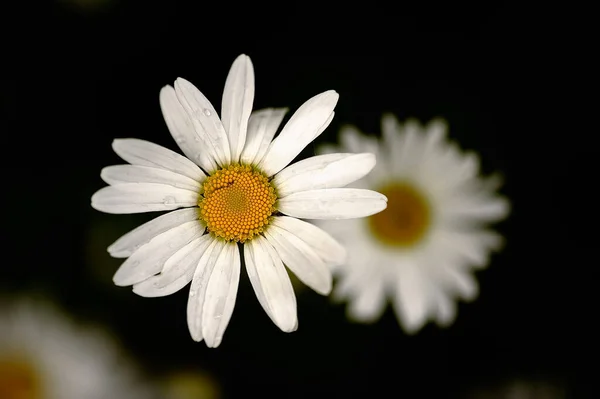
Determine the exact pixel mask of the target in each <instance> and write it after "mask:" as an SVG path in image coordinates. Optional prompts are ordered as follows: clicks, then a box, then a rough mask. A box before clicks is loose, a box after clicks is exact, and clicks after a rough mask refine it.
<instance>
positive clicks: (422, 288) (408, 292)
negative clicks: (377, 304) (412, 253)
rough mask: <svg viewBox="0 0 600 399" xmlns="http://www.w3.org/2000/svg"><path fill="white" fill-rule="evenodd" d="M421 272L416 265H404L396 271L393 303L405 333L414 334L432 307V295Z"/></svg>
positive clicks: (421, 325) (423, 322)
mask: <svg viewBox="0 0 600 399" xmlns="http://www.w3.org/2000/svg"><path fill="white" fill-rule="evenodd" d="M423 273H424V272H423V271H422V270H420V269H418V265H406V267H402V269H401V271H400V272H399V273H398V277H397V281H396V284H397V289H396V292H395V293H394V296H393V305H394V310H395V312H396V315H397V317H398V321H399V322H400V324H401V325H402V327H403V328H404V330H405V331H406V333H407V334H414V333H416V332H417V331H418V330H420V329H421V328H422V327H423V325H424V324H425V322H426V321H427V318H428V315H429V314H428V313H429V311H430V309H431V308H432V307H433V303H432V299H433V297H432V295H431V292H430V287H429V284H428V282H427V281H425V278H426V277H424V276H423Z"/></svg>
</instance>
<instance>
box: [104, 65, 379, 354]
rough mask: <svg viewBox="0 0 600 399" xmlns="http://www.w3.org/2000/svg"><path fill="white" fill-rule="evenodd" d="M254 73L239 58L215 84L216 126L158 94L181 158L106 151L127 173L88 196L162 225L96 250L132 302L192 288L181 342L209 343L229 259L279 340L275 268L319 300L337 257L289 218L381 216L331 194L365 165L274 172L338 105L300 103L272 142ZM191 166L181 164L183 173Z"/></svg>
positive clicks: (231, 287)
mask: <svg viewBox="0 0 600 399" xmlns="http://www.w3.org/2000/svg"><path fill="white" fill-rule="evenodd" d="M253 100H254V71H253V67H252V63H251V62H250V58H248V57H247V56H245V55H241V56H239V57H238V58H237V59H236V60H235V62H234V63H233V66H232V67H231V70H230V71H229V75H228V77H227V80H226V82H225V89H224V93H223V101H222V107H221V117H220V118H219V116H218V115H217V112H216V111H215V109H214V107H213V105H212V104H211V103H210V102H209V101H208V100H207V99H206V97H204V95H203V94H202V93H201V92H200V91H199V90H198V89H196V87H194V86H193V85H192V84H191V83H189V82H188V81H186V80H184V79H181V78H178V79H177V80H176V81H175V87H174V88H173V87H171V86H165V87H164V88H163V89H162V91H161V93H160V104H161V108H162V112H163V116H164V118H165V120H166V122H167V126H168V128H169V130H170V132H171V134H172V135H173V138H174V139H175V141H176V142H177V143H178V144H179V147H180V148H181V150H182V151H183V153H184V154H185V155H186V156H187V158H185V157H183V156H181V155H179V154H177V153H175V152H173V151H170V150H168V149H166V148H164V147H160V146H158V145H156V144H152V143H149V142H147V141H143V140H137V139H120V140H115V141H114V142H113V149H114V150H115V152H116V153H117V154H118V155H119V156H120V157H121V158H123V159H124V160H125V161H127V162H129V163H130V164H131V165H117V166H110V167H107V168H105V169H103V170H102V173H101V176H102V178H103V179H104V181H106V182H107V183H108V184H110V186H109V187H105V188H102V189H101V190H99V191H98V192H96V193H95V194H94V195H93V196H92V206H93V207H94V208H95V209H97V210H100V211H103V212H108V213H140V212H151V211H169V210H174V209H177V208H184V209H180V210H176V211H174V212H171V213H167V214H165V215H162V216H159V217H158V218H156V219H154V220H152V221H150V222H148V223H146V224H144V225H142V226H140V227H139V228H137V229H135V230H133V231H131V232H130V233H128V234H126V235H125V236H123V237H121V238H120V239H119V240H117V241H116V242H115V243H114V244H113V245H111V246H110V247H109V248H108V251H109V252H110V254H111V255H112V256H114V257H122V258H126V257H129V259H127V260H126V261H125V262H124V263H123V265H122V266H121V267H120V268H119V270H118V271H117V273H116V274H115V276H114V278H113V280H114V282H115V284H117V285H120V286H128V285H133V291H134V292H135V293H137V294H138V295H141V296H146V297H156V296H164V295H169V294H172V293H174V292H176V291H178V290H180V289H181V288H183V287H184V286H185V285H186V284H188V283H189V282H190V281H192V284H191V288H190V293H189V300H188V309H187V321H188V327H189V330H190V333H191V336H192V338H193V339H194V340H196V341H201V340H202V339H204V340H205V342H206V345H207V346H209V347H216V346H218V345H219V344H220V343H221V340H222V337H223V333H224V331H225V329H226V327H227V324H228V323H229V320H230V318H231V314H232V312H233V308H234V304H235V299H236V295H237V289H238V282H239V277H240V265H241V259H240V250H241V249H238V244H240V245H241V246H240V248H243V253H244V259H245V264H246V270H247V271H248V276H249V278H250V281H251V283H252V286H253V288H254V291H255V293H256V296H257V297H258V300H259V302H260V304H261V305H262V307H263V308H264V310H265V311H266V313H267V314H268V315H269V317H270V318H271V320H272V321H273V322H274V323H275V324H276V325H277V326H278V327H279V328H280V329H281V330H283V331H285V332H291V331H294V330H296V328H297V324H298V321H297V311H296V298H295V295H294V291H293V289H292V285H291V283H290V279H289V277H288V275H287V272H286V270H285V268H284V264H285V265H286V266H287V267H288V268H289V269H290V270H291V271H292V272H293V273H294V274H296V276H297V277H298V278H299V279H300V280H301V281H302V282H304V283H305V284H306V285H308V286H309V287H311V288H312V289H314V290H315V291H317V292H318V293H320V294H328V293H329V292H330V290H331V272H330V270H329V264H340V263H342V262H343V260H344V256H345V251H344V249H343V248H342V247H341V246H340V245H339V244H338V243H337V242H336V241H335V240H333V239H332V238H331V237H330V236H329V235H328V234H327V233H325V232H324V231H322V230H320V229H319V228H317V227H315V226H314V225H312V224H309V223H307V222H304V221H302V220H300V219H298V218H313V219H343V218H358V217H364V216H369V215H372V214H374V213H377V212H379V211H381V210H383V209H384V208H385V206H386V198H385V197H384V196H383V195H381V194H379V193H377V192H374V191H370V190H360V189H352V188H337V187H343V186H345V185H346V184H348V183H350V182H352V181H355V180H356V179H359V178H361V177H363V176H364V175H365V174H367V173H368V172H369V171H370V170H371V169H372V168H373V166H374V165H375V157H374V155H373V154H331V155H323V156H315V157H312V158H308V159H305V160H302V161H299V162H297V163H295V164H293V165H291V166H288V167H286V165H288V164H289V163H290V162H291V161H292V160H293V159H294V158H295V157H296V156H297V155H298V154H299V153H300V152H301V151H302V149H303V148H304V147H305V146H306V145H308V144H309V143H310V142H312V141H313V140H314V139H315V138H317V137H318V136H319V135H320V134H321V133H322V132H323V130H325V128H326V127H327V126H328V125H329V123H330V122H331V120H332V118H333V115H334V112H333V109H334V107H335V105H336V103H337V101H338V94H337V93H336V92H335V91H332V90H330V91H326V92H324V93H322V94H319V95H317V96H315V97H313V98H311V99H310V100H308V101H307V102H305V103H304V104H303V105H302V106H301V107H300V108H299V109H298V110H297V111H296V113H294V115H292V117H291V118H290V120H289V121H288V122H287V124H286V125H285V126H284V127H283V129H282V130H281V132H280V134H279V135H278V136H277V137H275V139H273V137H274V135H275V133H276V131H277V129H278V127H279V125H280V123H281V121H282V119H283V117H284V115H285V113H286V109H264V110H261V111H256V112H254V113H253V114H252V115H250V113H251V111H252V103H253ZM192 161H193V162H192Z"/></svg>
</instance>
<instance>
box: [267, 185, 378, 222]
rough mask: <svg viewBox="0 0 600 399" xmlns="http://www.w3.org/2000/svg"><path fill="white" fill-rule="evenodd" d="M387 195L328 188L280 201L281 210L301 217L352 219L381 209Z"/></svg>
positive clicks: (358, 190)
mask: <svg viewBox="0 0 600 399" xmlns="http://www.w3.org/2000/svg"><path fill="white" fill-rule="evenodd" d="M386 206H387V198H386V197H385V196H384V195H382V194H380V193H378V192H375V191H371V190H363V189H357V188H331V189H325V190H311V191H301V192H299V193H294V194H291V195H288V196H287V197H285V198H281V199H280V200H279V205H278V207H279V208H278V209H279V211H281V212H282V213H284V214H286V215H289V216H294V217H297V218H304V219H352V218H360V217H365V216H370V215H373V214H375V213H378V212H381V211H382V210H384V209H385V208H386Z"/></svg>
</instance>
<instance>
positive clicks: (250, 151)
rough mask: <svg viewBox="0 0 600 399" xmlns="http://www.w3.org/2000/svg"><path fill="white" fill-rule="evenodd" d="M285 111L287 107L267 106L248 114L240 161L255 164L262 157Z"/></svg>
mask: <svg viewBox="0 0 600 399" xmlns="http://www.w3.org/2000/svg"><path fill="white" fill-rule="evenodd" d="M287 112H288V109H287V108H267V109H261V110H259V111H254V112H253V113H252V115H250V119H249V121H248V131H247V135H246V144H245V146H244V150H243V151H242V155H241V157H240V160H241V162H243V163H247V164H257V163H258V162H260V160H261V159H263V157H264V156H265V154H266V153H267V149H268V148H269V145H270V144H271V140H272V139H273V136H275V133H276V132H277V129H278V128H279V125H280V124H281V121H282V120H283V117H284V116H285V114H286V113H287Z"/></svg>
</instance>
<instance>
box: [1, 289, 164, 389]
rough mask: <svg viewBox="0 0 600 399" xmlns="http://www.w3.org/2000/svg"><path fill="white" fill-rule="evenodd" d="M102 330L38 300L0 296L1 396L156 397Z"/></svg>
mask: <svg viewBox="0 0 600 399" xmlns="http://www.w3.org/2000/svg"><path fill="white" fill-rule="evenodd" d="M151 389H152V388H150V386H149V385H148V384H145V383H142V381H141V379H139V375H138V374H137V372H136V370H135V369H134V368H133V365H132V364H130V363H129V361H128V359H127V358H126V357H125V356H124V355H123V353H122V352H120V350H119V348H118V346H117V345H116V344H115V342H113V341H112V340H111V339H110V336H108V335H107V334H106V333H105V332H104V331H102V330H99V329H94V328H91V327H83V326H81V325H78V324H75V323H74V322H73V321H72V320H70V319H69V318H67V316H65V315H64V314H62V313H61V312H60V311H59V310H58V309H56V308H54V307H52V306H50V305H48V304H47V303H44V302H41V301H39V300H32V299H19V300H10V301H8V300H0V398H2V399H30V398H31V399H39V398H42V399H82V398H85V399H106V398H115V399H117V398H123V399H125V398H127V399H130V398H131V399H136V398H139V399H149V398H153V397H158V391H156V393H155V392H153V391H151Z"/></svg>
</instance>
